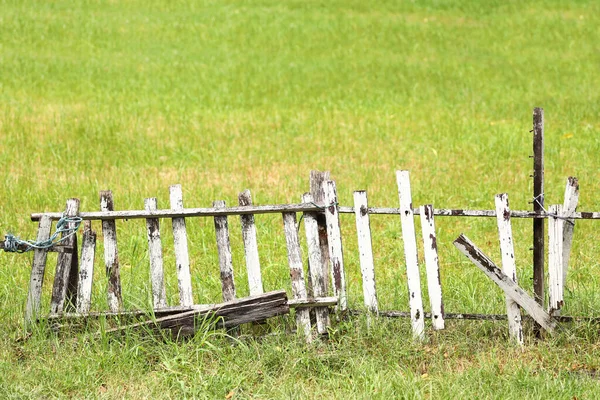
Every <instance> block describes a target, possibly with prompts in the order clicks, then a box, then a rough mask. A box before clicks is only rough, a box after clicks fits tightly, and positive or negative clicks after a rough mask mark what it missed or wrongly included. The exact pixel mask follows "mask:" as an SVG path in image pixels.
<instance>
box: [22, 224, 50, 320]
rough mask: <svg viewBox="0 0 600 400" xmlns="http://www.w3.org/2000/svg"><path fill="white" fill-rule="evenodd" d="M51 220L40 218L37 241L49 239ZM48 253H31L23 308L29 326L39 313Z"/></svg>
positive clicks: (37, 250) (44, 251)
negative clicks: (31, 259) (25, 304)
mask: <svg viewBox="0 0 600 400" xmlns="http://www.w3.org/2000/svg"><path fill="white" fill-rule="evenodd" d="M51 229H52V220H51V219H50V217H48V216H42V218H41V219H40V222H39V224H38V233H37V241H38V242H42V241H45V240H48V238H50V230H51ZM47 256H48V252H47V251H46V250H44V249H35V250H34V251H33V264H32V267H31V277H30V278H29V292H28V293H27V306H26V308H25V321H26V322H27V323H28V324H30V323H32V322H35V321H36V319H37V317H38V316H39V313H40V303H41V299H42V285H43V283H44V274H45V272H46V259H47Z"/></svg>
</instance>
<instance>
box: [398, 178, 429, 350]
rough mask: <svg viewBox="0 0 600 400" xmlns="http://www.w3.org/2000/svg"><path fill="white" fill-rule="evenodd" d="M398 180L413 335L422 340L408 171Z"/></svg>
mask: <svg viewBox="0 0 600 400" xmlns="http://www.w3.org/2000/svg"><path fill="white" fill-rule="evenodd" d="M396 181H397V184H398V196H399V198H400V222H401V224H402V240H403V242H404V257H405V260H406V276H407V278H408V301H409V306H410V315H411V323H412V330H413V337H414V338H415V339H419V340H422V339H424V337H425V318H424V315H423V298H422V297H421V277H420V275H419V262H418V258H417V240H416V236H415V221H414V216H413V215H414V214H413V209H412V194H411V192H410V178H409V174H408V171H396Z"/></svg>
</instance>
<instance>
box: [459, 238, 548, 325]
mask: <svg viewBox="0 0 600 400" xmlns="http://www.w3.org/2000/svg"><path fill="white" fill-rule="evenodd" d="M454 246H456V248H457V249H458V250H460V252H461V253H463V254H464V255H465V256H467V258H468V259H469V260H471V262H472V263H473V264H475V265H476V266H477V267H478V268H479V269H480V270H482V271H483V273H484V274H486V275H487V276H488V277H489V278H490V279H491V280H492V281H494V283H496V284H497V285H498V286H499V287H500V288H501V289H502V290H503V291H504V293H506V294H507V295H509V296H510V297H511V298H512V299H513V300H514V301H516V302H517V303H518V304H519V305H520V306H521V307H523V309H524V310H525V311H527V313H529V315H531V317H532V318H533V319H534V320H535V321H536V322H537V323H538V324H540V326H541V327H542V328H544V329H545V330H546V331H548V332H552V331H553V330H554V328H555V327H556V321H555V320H554V319H552V317H551V316H550V315H549V314H548V313H546V311H544V309H543V308H542V307H541V306H540V305H539V304H538V303H537V302H536V301H535V300H534V299H533V298H531V296H529V295H528V294H527V293H526V292H525V291H524V290H523V289H521V288H520V287H519V286H517V284H516V283H515V282H514V281H513V280H512V279H510V278H509V277H508V276H507V275H506V274H505V273H504V272H502V271H501V270H500V269H499V268H498V267H497V266H496V265H495V264H494V263H493V262H492V260H490V258H489V257H488V256H486V255H485V254H484V253H483V252H482V251H481V250H480V249H479V248H478V247H477V246H475V244H474V243H473V242H471V241H470V240H469V238H467V237H466V236H465V235H462V234H461V235H460V236H459V237H458V238H457V239H456V240H455V241H454Z"/></svg>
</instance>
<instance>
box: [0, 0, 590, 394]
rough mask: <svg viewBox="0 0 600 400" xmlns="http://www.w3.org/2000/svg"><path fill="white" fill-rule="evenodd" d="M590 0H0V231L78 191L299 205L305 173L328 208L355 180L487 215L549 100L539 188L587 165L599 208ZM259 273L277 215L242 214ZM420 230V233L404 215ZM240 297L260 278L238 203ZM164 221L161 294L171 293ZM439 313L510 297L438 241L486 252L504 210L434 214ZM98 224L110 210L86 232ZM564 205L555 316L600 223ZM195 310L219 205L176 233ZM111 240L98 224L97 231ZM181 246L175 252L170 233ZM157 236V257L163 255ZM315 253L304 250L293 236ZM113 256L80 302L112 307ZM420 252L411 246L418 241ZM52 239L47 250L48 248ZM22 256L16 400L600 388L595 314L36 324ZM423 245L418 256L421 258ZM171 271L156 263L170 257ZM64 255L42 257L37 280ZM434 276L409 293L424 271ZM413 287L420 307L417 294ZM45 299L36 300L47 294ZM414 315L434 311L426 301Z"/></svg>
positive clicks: (91, 197)
mask: <svg viewBox="0 0 600 400" xmlns="http://www.w3.org/2000/svg"><path fill="white" fill-rule="evenodd" d="M599 38H600V3H598V2H597V1H592V0H590V1H584V0H581V1H561V0H543V1H513V0H509V1H496V0H485V1H480V2H470V1H462V0H456V1H451V0H424V1H387V0H385V1H380V2H363V1H355V0H348V1H335V0H333V1H327V2H322V1H314V0H308V1H295V0H291V1H285V2H281V1H279V2H276V1H271V0H262V1H258V0H257V1H251V0H230V1H208V0H207V1H178V0H175V1H163V0H160V1H154V2H142V1H137V0H114V1H99V0H98V1H95V0H85V1H84V0H82V1H64V0H56V1H34V0H27V1H14V0H0V166H2V170H3V171H2V172H3V178H2V179H0V233H6V232H12V233H15V234H18V235H19V236H20V237H22V238H34V237H35V234H36V227H37V224H35V223H32V222H31V221H30V219H29V214H30V213H33V212H41V211H60V210H62V209H63V208H64V203H65V200H66V199H67V198H70V197H77V198H79V199H81V209H82V210H85V211H95V210H98V209H99V195H98V193H99V191H100V190H105V189H111V190H112V191H113V193H114V198H115V208H116V209H121V210H125V209H142V208H143V204H144V203H143V201H144V198H146V197H157V198H158V204H159V207H161V206H162V207H167V204H168V199H169V197H168V193H169V192H168V187H169V185H171V184H175V183H180V184H181V185H182V187H183V195H184V203H185V204H186V206H190V207H192V206H193V207H207V206H210V205H211V204H212V202H213V201H214V200H217V199H222V200H225V201H226V202H227V204H229V205H233V204H236V203H237V195H238V193H240V192H241V191H243V190H244V189H246V188H248V189H250V190H251V191H252V195H253V200H254V202H255V203H256V204H282V203H288V202H292V203H296V202H299V201H300V196H301V195H302V193H304V192H306V191H308V189H309V180H308V179H309V172H310V170H312V169H317V170H328V171H331V175H332V177H333V178H334V179H335V180H336V183H337V188H338V195H339V198H340V203H341V204H342V205H352V192H353V190H358V189H365V190H367V191H368V194H369V202H370V204H372V205H373V206H381V207H396V206H397V204H398V194H397V188H396V183H395V175H394V172H395V171H396V170H397V169H405V170H409V171H410V172H411V179H412V182H411V183H412V191H413V193H412V194H413V203H414V204H415V205H420V204H428V203H433V204H434V205H435V206H437V207H440V208H472V209H492V208H493V205H494V195H495V194H497V193H501V192H507V193H508V194H509V197H510V203H511V207H512V208H513V209H530V208H531V204H529V202H530V201H531V193H532V180H531V178H530V177H529V175H530V174H531V173H532V161H531V159H530V158H529V156H530V155H531V154H532V149H531V133H529V130H530V129H531V114H532V109H533V108H534V107H543V108H544V110H545V118H546V119H545V121H546V122H545V129H546V135H545V139H546V147H545V161H546V164H545V167H546V186H545V197H546V203H547V204H553V203H562V201H563V192H564V185H565V181H566V178H567V177H568V176H577V177H578V178H579V183H580V186H581V195H580V201H579V204H580V210H585V211H600V195H599V194H598V192H597V188H598V187H600V174H599V173H598V170H599V169H598V165H599V163H600V161H599V158H598V156H597V155H598V153H599V152H600V114H599V113H600V74H599V73H598V71H599V68H600V41H599V40H598V39H599ZM353 218H354V217H353V216H351V215H344V216H343V218H342V231H343V234H344V251H345V254H344V256H345V260H346V265H347V267H346V272H347V281H348V285H349V293H350V297H349V300H350V306H351V308H355V309H360V308H361V306H362V297H361V293H362V292H361V286H360V282H361V281H360V268H359V265H358V252H357V249H356V239H355V237H356V235H355V226H354V219H353ZM256 220H257V227H258V235H259V249H260V254H261V264H262V267H263V277H264V284H265V289H266V290H275V289H281V288H283V289H286V290H288V292H290V290H291V289H290V287H289V286H290V283H289V272H288V269H287V258H286V250H285V239H284V237H283V235H282V230H283V229H282V221H281V217H280V216H278V215H273V216H260V217H257V218H256ZM416 222H417V226H418V221H416ZM229 223H230V226H231V229H232V237H231V241H232V247H233V251H234V268H235V274H236V284H237V286H238V293H239V295H242V296H243V295H245V294H247V292H248V289H247V283H246V282H245V271H244V263H243V248H242V242H241V235H240V234H239V222H238V221H237V220H236V219H234V218H231V219H230V221H229ZM371 224H372V229H373V243H374V251H375V264H376V279H377V285H378V293H379V301H380V308H381V309H382V310H392V309H395V310H407V309H408V299H407V289H406V273H405V266H404V258H403V249H402V240H401V228H400V220H399V218H395V217H391V216H385V217H384V216H374V217H373V218H372V222H371ZM168 225H169V224H168V221H166V220H165V221H162V227H163V228H165V229H163V232H162V233H163V237H164V240H165V242H166V243H165V246H164V247H165V259H166V260H167V266H166V268H167V270H168V271H167V273H168V274H170V275H169V278H168V279H167V282H166V283H167V294H168V296H169V302H170V304H175V303H176V301H177V293H176V289H177V282H176V279H175V277H174V273H173V271H174V266H173V263H174V262H173V260H172V257H173V254H172V245H170V244H169V243H172V236H170V232H169V229H166V228H168V227H169V226H168ZM436 225H437V231H438V243H439V249H440V263H441V275H442V284H443V290H444V301H445V309H446V311H447V312H480V313H502V312H503V310H505V308H504V307H505V304H504V298H503V296H502V293H501V292H500V291H499V289H497V288H496V287H495V286H494V285H493V284H492V283H491V282H489V281H488V280H487V279H486V278H485V277H484V276H483V274H482V273H481V272H480V271H479V270H477V268H476V267H475V266H473V265H472V264H470V263H469V262H468V261H467V260H466V259H465V258H464V256H462V255H461V254H460V253H459V252H458V251H457V250H456V249H455V248H454V246H452V240H454V239H455V238H456V237H457V236H458V235H459V234H460V233H465V234H466V235H467V236H469V238H471V239H473V240H474V241H475V242H476V243H477V244H478V245H480V246H481V247H482V249H483V250H484V251H485V252H486V253H488V254H489V255H490V256H491V257H492V258H493V259H494V260H496V261H497V262H499V261H500V252H499V246H498V234H497V228H496V224H495V220H494V219H466V218H460V219H444V218H438V219H437V220H436ZM94 229H95V230H96V231H97V232H98V233H99V234H100V232H101V228H100V226H99V225H98V226H94ZM117 229H118V235H119V236H120V237H123V238H127V239H126V240H121V241H120V242H119V244H120V246H121V247H120V248H119V251H120V258H121V262H122V267H121V268H122V270H121V271H122V279H123V291H124V302H125V306H126V307H127V308H134V307H136V308H139V307H141V308H144V307H148V305H149V304H150V298H149V291H148V286H149V280H148V269H149V267H148V256H147V254H146V252H147V251H146V249H147V243H146V239H145V237H144V232H145V227H144V224H143V222H142V221H129V222H124V223H121V224H119V225H118V227H117ZM531 229H532V228H531V220H514V221H513V232H514V235H515V250H516V258H517V265H518V274H519V279H520V282H521V284H522V286H523V287H525V288H527V289H528V290H531V270H532V262H531V252H530V250H529V247H530V246H531ZM598 232H599V231H598V223H597V222H595V221H578V222H577V225H576V228H575V239H574V240H575V241H574V248H573V251H572V255H571V269H570V271H569V279H568V282H567V291H566V294H565V302H566V305H565V314H569V315H576V316H598V311H599V310H600V293H599V291H598V287H599V285H600V274H599V272H598V269H597V268H598V267H599V263H598V258H597V256H596V255H597V254H599V253H600V245H599V243H600V240H599V239H600V234H599V233H598ZM189 235H190V237H189V241H190V252H191V258H192V274H193V289H194V296H195V300H196V302H198V303H205V302H215V301H219V298H220V286H219V285H220V283H219V274H218V263H217V254H216V245H215V239H214V226H213V222H212V220H211V219H204V220H200V221H195V222H194V224H190V227H189ZM99 242H100V241H99ZM169 249H171V250H169ZM169 251H170V252H171V253H169ZM304 254H306V252H305V253H304ZM101 255H102V247H101V245H100V246H99V248H98V250H97V257H96V268H95V269H96V276H95V279H96V284H95V291H94V294H93V308H95V309H103V308H105V307H106V300H105V297H106V296H105V293H104V292H103V291H102V287H103V286H104V287H105V285H106V277H105V276H104V274H103V268H104V266H103V261H102V256H101ZM420 256H422V253H421V254H420ZM55 258H56V255H50V256H49V260H50V261H49V265H51V266H52V265H53V263H54V262H55ZM31 259H32V256H31V254H30V253H28V254H9V253H2V254H0V302H1V304H2V307H0V321H1V324H0V361H1V362H0V391H1V392H2V393H3V397H4V396H5V397H6V398H106V399H113V398H115V399H116V398H134V399H137V398H209V399H218V398H221V399H223V398H226V399H230V398H233V399H242V398H264V399H279V398H315V399H317V398H344V399H345V398H409V399H413V398H415V399H419V398H474V397H478V398H519V399H521V398H565V399H574V398H576V399H584V398H591V399H595V398H597V397H598V394H599V393H600V384H599V381H598V374H599V373H598V371H599V370H600V361H599V360H600V345H599V344H600V337H599V334H598V326H597V325H594V324H585V323H574V324H566V325H564V327H563V329H561V330H560V331H559V332H558V333H557V334H556V335H554V336H552V337H549V338H547V339H545V340H543V341H538V340H536V339H535V338H534V337H533V335H532V334H531V329H530V328H531V327H530V326H527V327H526V328H527V329H526V333H527V335H526V340H525V342H526V343H525V346H524V347H523V348H522V349H521V348H516V347H514V346H513V345H511V344H510V343H509V342H508V340H507V328H506V323H505V322H461V321H448V323H447V329H446V330H445V331H441V332H436V333H434V332H433V331H432V330H431V329H428V330H427V341H426V342H425V343H424V344H420V343H415V342H413V341H412V340H411V339H410V322H409V321H406V320H393V321H392V320H385V319H378V320H376V322H375V323H371V324H370V326H367V321H366V320H365V319H364V318H362V317H354V318H351V319H349V320H345V321H341V322H339V323H337V324H335V325H334V326H333V328H332V331H331V332H330V337H329V339H328V340H325V341H320V342H317V343H315V344H312V345H310V346H307V345H305V344H304V343H303V342H302V340H301V338H299V337H297V336H295V335H294V334H293V333H290V330H291V328H292V327H293V325H294V324H293V318H279V319H276V320H273V321H272V324H271V325H272V326H271V331H272V334H271V335H268V336H264V337H260V338H252V337H249V336H245V337H243V338H241V339H238V340H232V339H231V338H229V337H228V336H227V335H226V334H225V333H224V332H219V331H216V332H204V331H202V332H199V333H198V334H197V335H196V336H195V337H194V339H193V340H190V341H188V342H175V341H172V340H169V339H166V338H162V337H153V336H149V335H143V334H141V335H136V334H131V335H129V336H126V337H124V338H116V339H115V338H112V337H108V336H106V335H100V336H98V335H96V333H97V332H98V330H99V327H98V326H97V325H95V324H90V326H89V327H88V329H86V330H83V331H77V332H73V333H72V334H69V335H56V334H55V333H53V332H52V331H51V330H50V329H48V327H46V326H43V325H41V326H39V327H37V328H36V329H34V330H33V331H32V332H31V334H29V333H28V332H26V331H25V329H24V325H23V311H24V306H25V301H26V297H27V287H28V282H29V272H30V268H31ZM420 261H422V260H420ZM169 271H170V272H169ZM53 274H54V271H53V270H52V268H49V270H48V271H47V273H46V286H45V296H46V299H47V298H48V294H49V293H50V282H52V279H53ZM424 282H425V281H424V280H423V287H424V288H425V283H424ZM425 304H427V300H426V299H425ZM45 306H47V304H46V305H45ZM426 308H427V307H426Z"/></svg>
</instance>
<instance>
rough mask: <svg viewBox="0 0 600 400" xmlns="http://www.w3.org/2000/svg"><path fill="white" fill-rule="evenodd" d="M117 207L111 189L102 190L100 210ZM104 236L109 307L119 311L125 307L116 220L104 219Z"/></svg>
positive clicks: (110, 209) (108, 210)
mask: <svg viewBox="0 0 600 400" xmlns="http://www.w3.org/2000/svg"><path fill="white" fill-rule="evenodd" d="M114 209H115V206H114V202H113V195H112V192H111V191H110V190H103V191H101V192H100V210H101V211H102V212H113V211H114ZM102 236H103V237H104V267H105V269H106V276H107V277H108V288H107V293H106V298H107V300H108V308H109V309H110V310H111V311H113V312H116V311H119V310H121V309H122V308H123V297H122V295H121V273H120V267H119V250H118V247H117V226H116V223H115V221H114V220H106V221H102Z"/></svg>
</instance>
